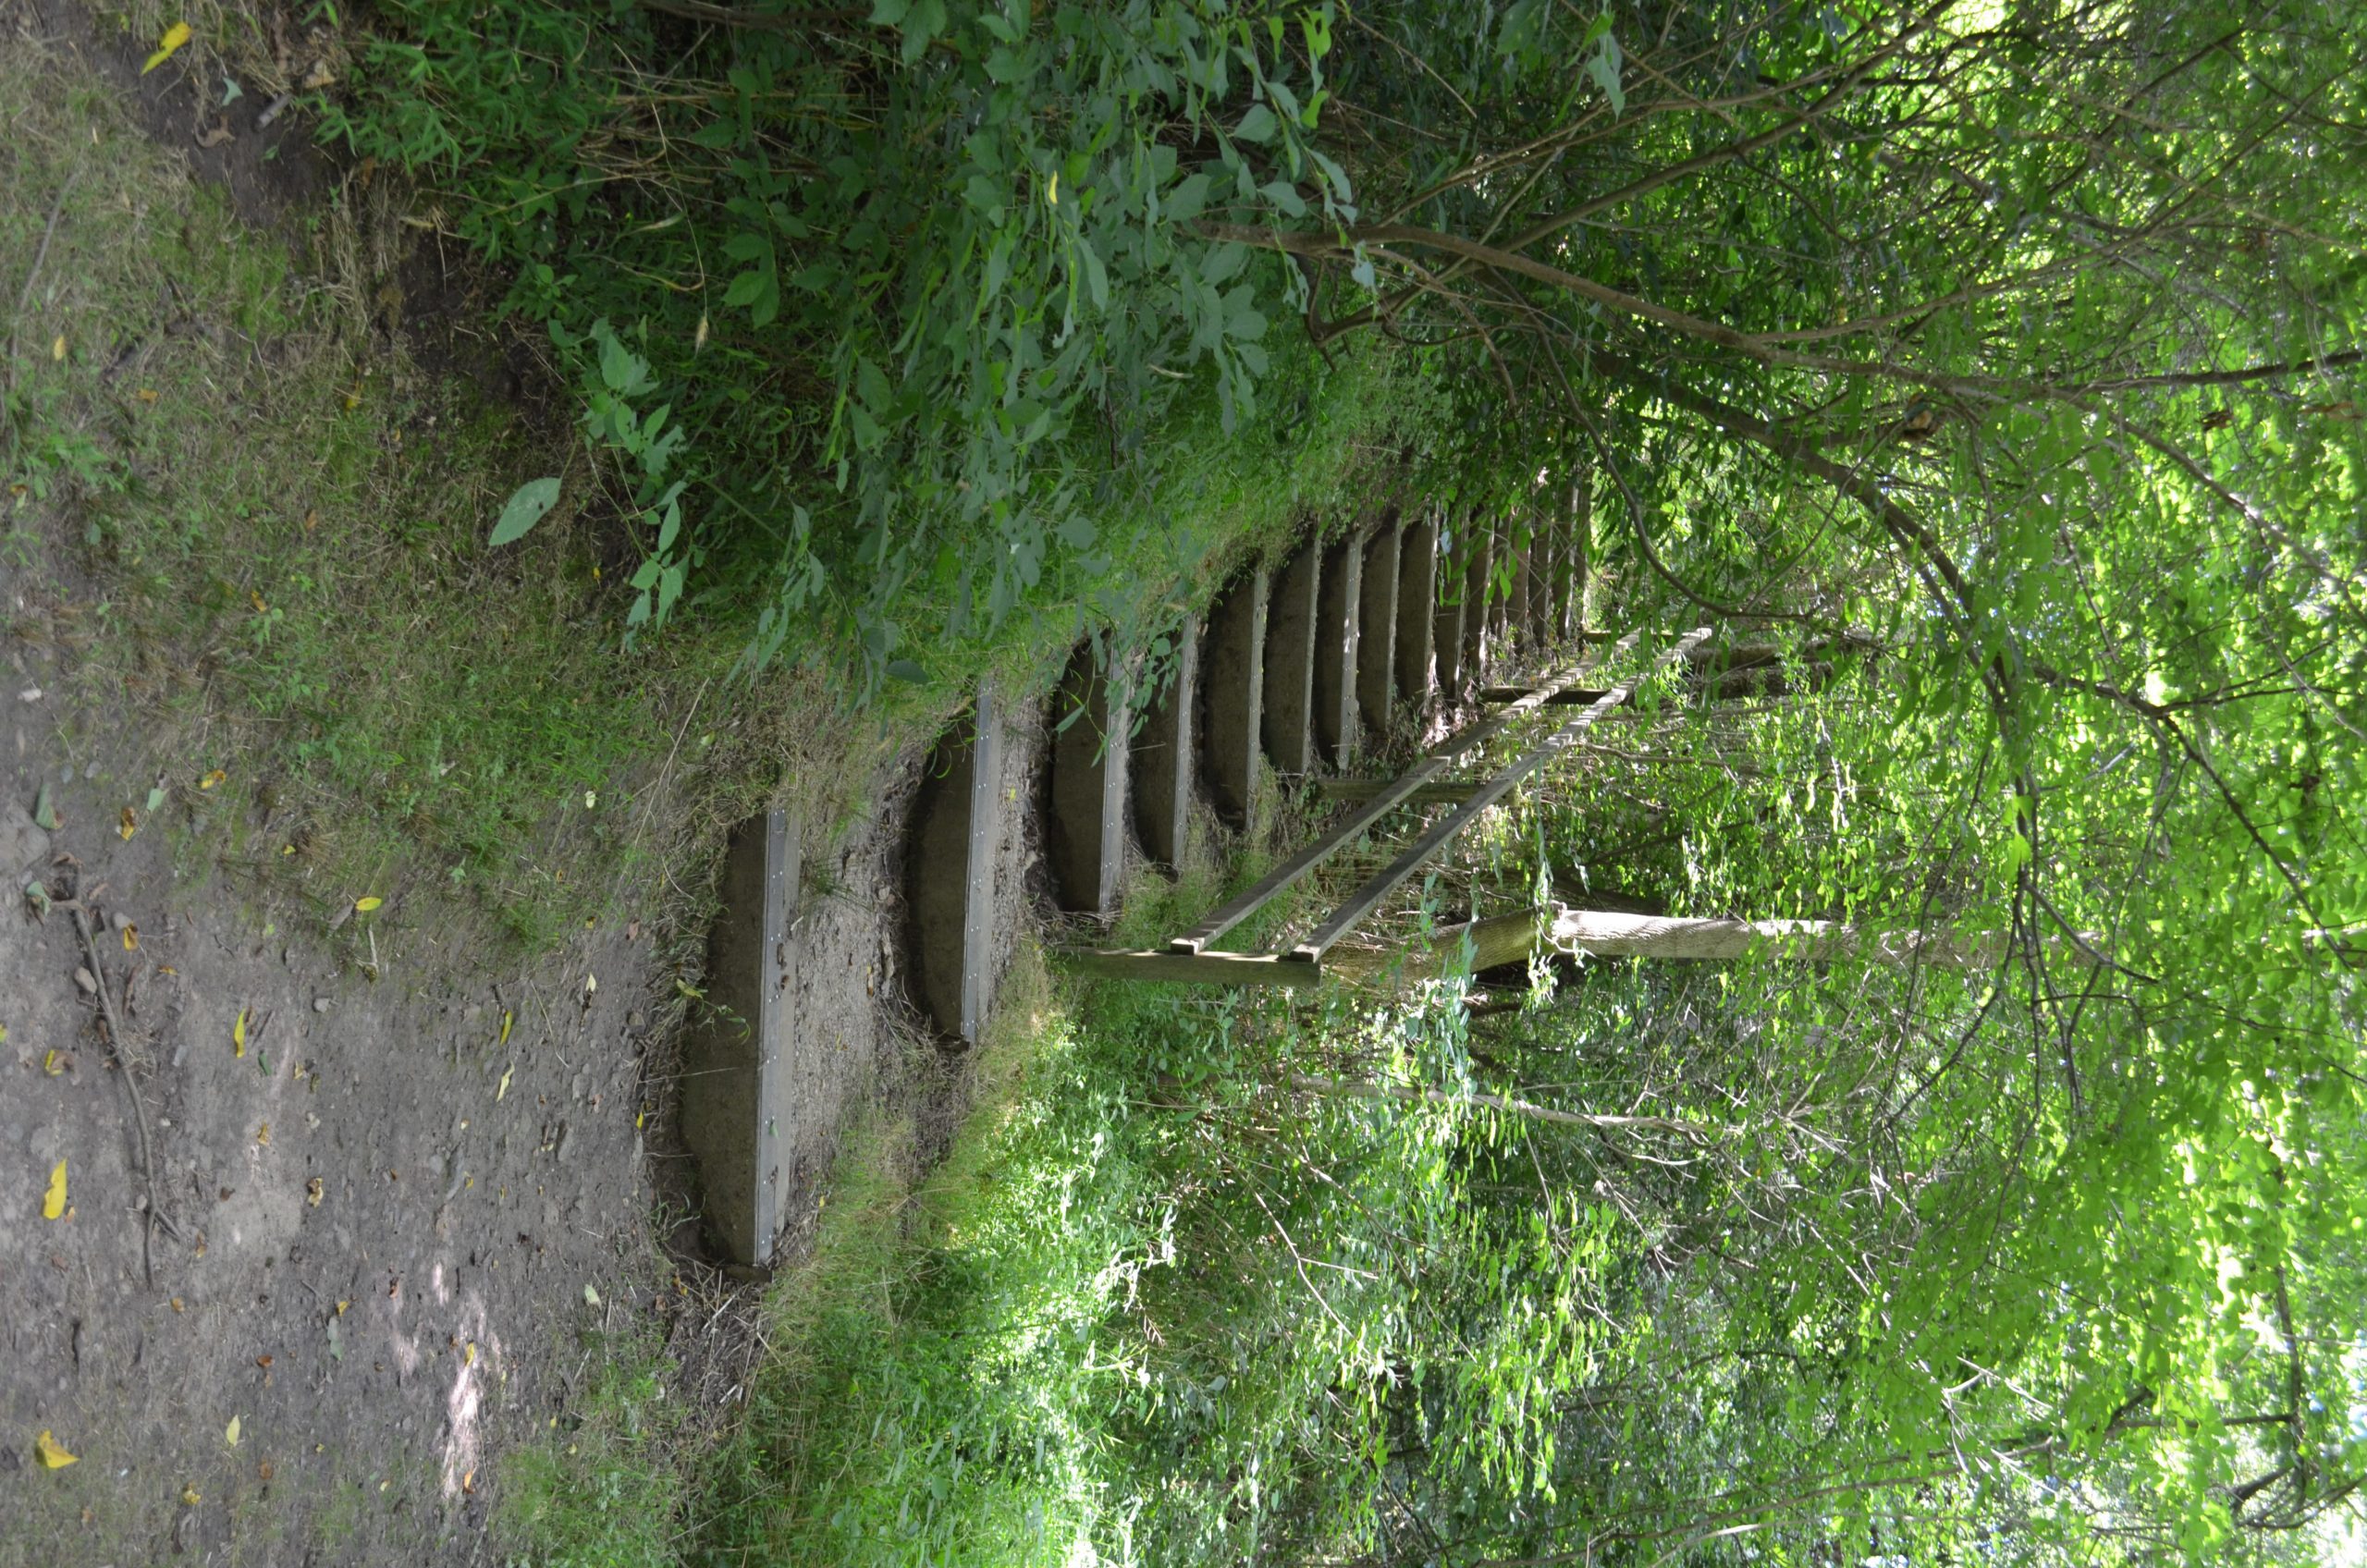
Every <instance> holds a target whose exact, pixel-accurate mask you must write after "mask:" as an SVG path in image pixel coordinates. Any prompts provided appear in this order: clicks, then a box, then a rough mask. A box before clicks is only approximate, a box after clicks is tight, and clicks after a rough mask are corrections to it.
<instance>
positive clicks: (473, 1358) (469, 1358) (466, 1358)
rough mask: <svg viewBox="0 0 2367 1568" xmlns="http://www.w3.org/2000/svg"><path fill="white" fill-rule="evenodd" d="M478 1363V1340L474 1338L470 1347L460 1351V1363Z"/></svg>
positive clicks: (470, 1364) (466, 1364) (472, 1364)
mask: <svg viewBox="0 0 2367 1568" xmlns="http://www.w3.org/2000/svg"><path fill="white" fill-rule="evenodd" d="M476 1364H477V1342H476V1341H474V1340H471V1341H469V1345H468V1349H466V1350H464V1351H462V1352H461V1353H460V1365H461V1366H475V1365H476Z"/></svg>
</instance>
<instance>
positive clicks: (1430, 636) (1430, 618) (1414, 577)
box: [1395, 511, 1439, 710]
mask: <svg viewBox="0 0 2367 1568" xmlns="http://www.w3.org/2000/svg"><path fill="white" fill-rule="evenodd" d="M1438 609H1439V521H1438V514H1437V513H1436V512H1434V511H1425V512H1424V513H1423V514H1422V515H1421V516H1419V517H1417V518H1416V519H1415V520H1414V521H1411V522H1409V523H1407V524H1406V525H1405V532H1404V533H1403V534H1401V535H1400V536H1399V538H1398V542H1397V665H1396V671H1395V683H1396V687H1397V696H1398V700H1399V701H1401V702H1405V703H1410V704H1413V705H1414V706H1415V707H1416V708H1417V709H1419V710H1427V709H1428V708H1429V702H1430V689H1431V684H1432V681H1433V680H1434V678H1435V676H1436V673H1437V670H1436V653H1435V649H1436V645H1437V644H1436V637H1437V627H1438Z"/></svg>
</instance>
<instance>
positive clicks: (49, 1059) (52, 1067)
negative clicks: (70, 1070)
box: [41, 1051, 66, 1078]
mask: <svg viewBox="0 0 2367 1568" xmlns="http://www.w3.org/2000/svg"><path fill="white" fill-rule="evenodd" d="M41 1070H42V1071H43V1072H46V1073H48V1074H49V1075H50V1076H51V1077H52V1078H55V1077H56V1076H57V1075H58V1074H59V1073H61V1072H65V1071H66V1066H65V1064H64V1063H63V1062H61V1061H59V1060H57V1053H56V1052H55V1051H51V1052H50V1053H49V1054H48V1055H47V1056H44V1057H43V1058H42V1059H41Z"/></svg>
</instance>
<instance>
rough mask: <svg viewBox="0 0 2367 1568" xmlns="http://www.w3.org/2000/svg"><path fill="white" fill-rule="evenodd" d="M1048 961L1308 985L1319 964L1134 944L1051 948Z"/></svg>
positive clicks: (1203, 981)
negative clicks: (1104, 949) (1120, 947)
mask: <svg viewBox="0 0 2367 1568" xmlns="http://www.w3.org/2000/svg"><path fill="white" fill-rule="evenodd" d="M1051 957H1052V962H1054V963H1055V964H1056V965H1058V966H1059V967H1060V968H1061V969H1064V970H1066V971H1068V972H1069V973H1070V974H1084V975H1089V976H1091V977H1092V978H1094V979H1097V980H1153V981H1160V982H1165V983H1169V984H1175V985H1185V986H1312V985H1315V984H1317V983H1318V981H1320V980H1321V979H1322V978H1323V972H1322V966H1321V965H1319V964H1313V963H1302V962H1297V961H1295V960H1293V959H1291V958H1289V957H1286V956H1285V955H1283V954H1281V953H1179V952H1156V951H1144V950H1142V949H1134V950H1127V951H1108V952H1097V951H1093V950H1090V949H1082V948H1064V949H1055V950H1054V951H1053V953H1052V955H1051Z"/></svg>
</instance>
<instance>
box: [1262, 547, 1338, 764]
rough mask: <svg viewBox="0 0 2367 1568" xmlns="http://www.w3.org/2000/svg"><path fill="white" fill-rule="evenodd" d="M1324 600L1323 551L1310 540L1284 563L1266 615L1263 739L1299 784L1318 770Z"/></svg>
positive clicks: (1270, 754)
mask: <svg viewBox="0 0 2367 1568" xmlns="http://www.w3.org/2000/svg"><path fill="white" fill-rule="evenodd" d="M1322 600H1323V548H1322V546H1321V545H1319V544H1318V543H1317V542H1316V541H1314V540H1312V539H1310V540H1308V541H1307V542H1306V544H1304V545H1300V546H1299V547H1298V551H1297V553H1296V554H1295V555H1294V556H1292V557H1291V558H1290V559H1289V560H1288V561H1286V562H1284V563H1283V566H1282V575H1281V576H1280V577H1278V578H1276V579H1275V580H1274V594H1273V600H1272V604H1271V606H1270V607H1269V609H1268V610H1267V612H1266V655H1265V658H1266V668H1265V678H1266V680H1265V705H1264V709H1263V711H1262V713H1261V715H1260V721H1259V735H1260V737H1261V738H1262V740H1263V741H1264V743H1265V747H1266V756H1267V758H1268V760H1269V761H1271V762H1272V763H1273V765H1274V768H1275V771H1277V772H1279V773H1282V774H1285V775H1287V776H1289V777H1291V778H1298V777H1300V776H1301V775H1304V774H1306V773H1307V772H1309V771H1311V770H1312V769H1313V768H1314V766H1315V662H1316V642H1317V637H1316V629H1317V627H1318V625H1319V624H1320V622H1321V620H1322Z"/></svg>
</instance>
